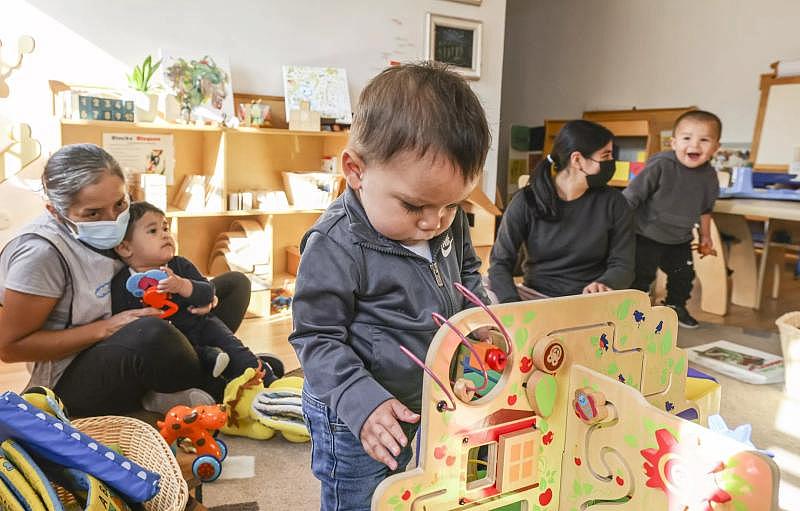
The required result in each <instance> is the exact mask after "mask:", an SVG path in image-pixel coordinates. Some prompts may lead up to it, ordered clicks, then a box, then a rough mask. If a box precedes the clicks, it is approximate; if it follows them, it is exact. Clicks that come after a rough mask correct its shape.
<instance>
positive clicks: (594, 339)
mask: <svg viewBox="0 0 800 511" xmlns="http://www.w3.org/2000/svg"><path fill="white" fill-rule="evenodd" d="M589 342H591V343H592V346H594V347H595V348H596V347H598V346H600V338H599V337H598V336H596V335H593V336H591V337H589Z"/></svg>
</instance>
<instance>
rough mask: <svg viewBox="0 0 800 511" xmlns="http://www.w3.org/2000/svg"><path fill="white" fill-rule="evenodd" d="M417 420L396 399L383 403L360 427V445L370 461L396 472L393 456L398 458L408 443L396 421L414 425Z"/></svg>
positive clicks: (415, 416) (415, 415)
mask: <svg viewBox="0 0 800 511" xmlns="http://www.w3.org/2000/svg"><path fill="white" fill-rule="evenodd" d="M418 420H419V415H417V414H416V413H414V412H412V411H411V410H409V409H408V408H406V406H405V405H404V404H403V403H401V402H400V401H398V400H397V399H389V400H388V401H384V402H383V403H381V404H380V405H378V407H377V408H376V409H375V410H373V412H372V413H371V414H370V416H369V417H367V420H366V422H364V425H363V426H361V445H362V446H363V447H364V450H365V451H366V453H367V454H369V455H370V457H372V459H374V460H375V461H380V462H381V463H383V464H384V465H386V466H387V467H389V469H390V470H396V469H397V461H396V460H395V459H394V456H398V455H399V454H400V451H401V450H402V448H403V447H405V446H406V444H407V443H408V439H407V438H406V435H405V433H403V429H402V428H401V427H400V423H399V422H398V421H403V422H410V423H414V422H417V421H418Z"/></svg>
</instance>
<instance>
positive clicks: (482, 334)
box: [437, 320, 509, 403]
mask: <svg viewBox="0 0 800 511" xmlns="http://www.w3.org/2000/svg"><path fill="white" fill-rule="evenodd" d="M437 323H439V321H438V320H437ZM442 323H444V322H442ZM442 323H440V324H442ZM444 324H447V323H444ZM448 326H450V325H448ZM450 328H451V329H453V328H454V327H452V326H451V327H450ZM460 333H461V332H456V334H457V335H459V334H460ZM508 362H509V359H508V344H507V343H506V340H505V338H504V337H503V334H502V332H500V330H499V329H498V328H497V327H495V326H482V327H479V328H474V329H473V330H472V331H471V332H469V333H468V334H466V335H464V336H463V338H462V339H461V343H460V345H459V346H458V347H457V348H456V350H455V352H454V353H453V356H452V358H451V359H450V385H451V386H452V389H453V393H454V394H455V396H456V397H457V398H458V399H459V400H461V401H462V402H464V403H471V402H474V401H478V400H480V399H483V398H484V397H486V396H488V395H489V394H490V393H491V392H492V391H493V390H494V388H495V386H496V385H497V384H498V383H499V382H500V379H501V378H502V376H503V374H504V373H505V372H506V369H507V368H508V367H509V364H508Z"/></svg>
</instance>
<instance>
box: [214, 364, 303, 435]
mask: <svg viewBox="0 0 800 511" xmlns="http://www.w3.org/2000/svg"><path fill="white" fill-rule="evenodd" d="M263 378H264V371H263V370H261V369H260V368H259V369H253V368H249V369H247V370H245V372H244V373H243V374H242V375H241V376H239V377H238V378H236V379H234V380H232V381H231V382H230V383H228V385H227V387H225V397H224V398H223V402H224V404H225V405H227V406H228V423H227V424H226V425H225V426H223V427H222V428H221V429H220V431H222V432H223V433H225V434H227V435H238V436H246V437H249V438H254V439H256V440H268V439H270V438H272V437H273V436H274V435H275V432H276V431H280V432H281V434H282V435H283V436H284V437H285V438H286V439H287V440H289V441H290V442H307V441H308V440H309V438H310V437H309V435H308V430H307V429H306V426H305V424H304V423H303V419H302V417H303V415H302V408H301V405H300V396H301V392H302V389H303V379H302V378H298V377H296V376H293V377H284V378H280V379H278V380H275V381H274V382H272V384H271V385H270V386H269V388H264V383H263Z"/></svg>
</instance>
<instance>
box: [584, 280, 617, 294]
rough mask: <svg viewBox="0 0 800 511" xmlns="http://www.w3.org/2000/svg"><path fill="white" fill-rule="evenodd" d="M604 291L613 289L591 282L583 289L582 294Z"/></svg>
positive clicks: (600, 283)
mask: <svg viewBox="0 0 800 511" xmlns="http://www.w3.org/2000/svg"><path fill="white" fill-rule="evenodd" d="M606 291H613V289H611V288H610V287H608V286H607V285H605V284H603V283H602V282H592V283H591V284H587V285H586V287H584V288H583V294H590V293H604V292H606Z"/></svg>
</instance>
